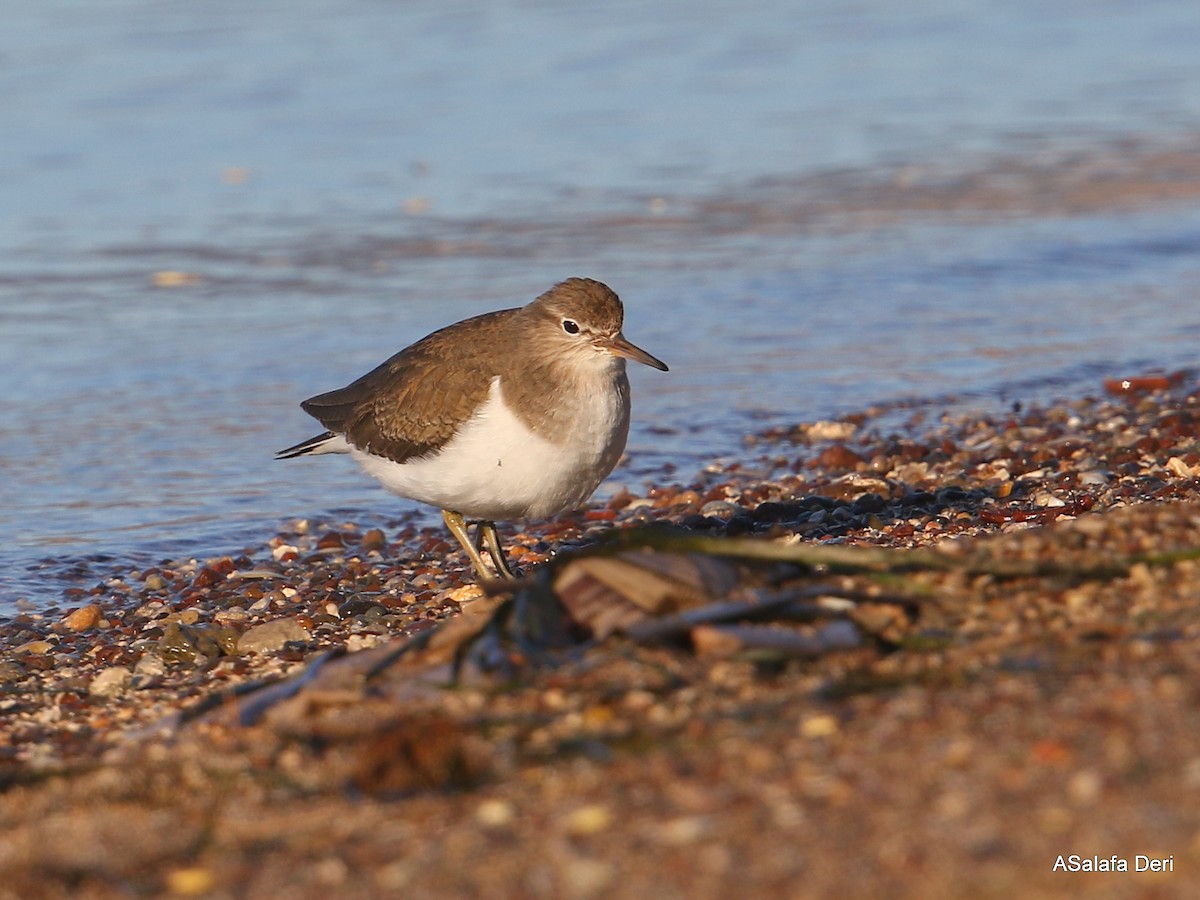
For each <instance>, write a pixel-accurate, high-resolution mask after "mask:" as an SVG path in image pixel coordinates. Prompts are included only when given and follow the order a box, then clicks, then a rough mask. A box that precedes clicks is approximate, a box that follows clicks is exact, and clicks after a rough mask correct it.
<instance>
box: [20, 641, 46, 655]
mask: <svg viewBox="0 0 1200 900" xmlns="http://www.w3.org/2000/svg"><path fill="white" fill-rule="evenodd" d="M53 649H54V645H53V644H52V643H50V642H49V641H43V640H38V639H35V640H32V641H26V642H25V643H23V644H21V645H19V646H17V647H13V651H12V652H13V653H17V654H29V655H30V656H40V655H42V654H43V653H49V652H50V651H51V650H53Z"/></svg>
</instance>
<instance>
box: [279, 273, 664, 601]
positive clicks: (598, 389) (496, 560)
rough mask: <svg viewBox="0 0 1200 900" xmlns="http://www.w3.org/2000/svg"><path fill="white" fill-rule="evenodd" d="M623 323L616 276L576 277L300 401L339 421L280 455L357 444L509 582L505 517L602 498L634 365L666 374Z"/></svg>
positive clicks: (382, 475) (378, 470) (371, 463)
mask: <svg viewBox="0 0 1200 900" xmlns="http://www.w3.org/2000/svg"><path fill="white" fill-rule="evenodd" d="M623 318H624V310H623V308H622V306H621V301H620V299H619V298H618V297H617V295H616V294H615V293H613V291H612V290H611V289H610V288H609V287H608V286H607V285H604V284H601V283H600V282H598V281H592V280H591V279H589V278H569V279H567V280H566V281H564V282H562V283H561V284H557V285H555V286H554V287H552V288H551V289H550V290H548V291H546V293H544V294H542V295H541V296H540V297H538V298H537V299H536V300H534V301H533V302H532V303H530V304H529V305H527V306H523V307H520V308H518V309H502V310H499V311H497V312H490V313H485V314H484V315H481V316H475V317H474V318H471V319H465V320H463V321H462V322H458V323H456V324H454V325H450V326H448V327H446V328H443V329H441V330H440V331H435V332H434V333H433V334H431V335H429V336H428V337H425V338H422V339H421V340H419V341H417V342H416V343H415V344H413V345H412V346H411V347H406V348H405V349H403V350H401V351H400V352H399V353H397V354H396V355H395V356H393V357H392V358H391V359H389V360H388V361H387V362H385V363H383V364H382V365H380V366H379V367H378V368H376V369H374V370H372V371H371V372H368V373H367V374H366V375H364V376H363V377H362V378H359V379H358V380H357V381H355V382H352V383H351V384H349V385H347V386H346V387H344V388H341V389H340V390H336V391H330V392H329V393H327V394H319V395H318V396H316V397H312V398H310V399H308V400H305V401H304V402H303V403H301V404H300V406H301V407H302V408H303V409H304V411H305V412H307V413H308V414H309V415H311V416H312V417H313V418H315V419H317V420H318V421H319V422H320V423H321V424H322V425H324V426H325V428H326V429H328V430H327V431H325V432H323V433H322V434H318V435H317V436H316V437H313V438H309V439H308V440H307V441H303V442H302V443H299V444H296V445H295V446H294V447H288V448H287V449H286V450H280V451H279V453H278V454H276V458H277V459H290V458H292V457H295V456H304V455H306V454H319V453H349V454H350V455H351V456H352V457H353V458H354V459H356V460H357V461H358V463H359V464H360V465H361V466H362V467H363V469H364V470H366V472H367V473H368V474H370V475H373V476H375V477H376V478H378V479H379V481H380V482H381V483H382V484H383V486H384V487H385V488H387V489H388V490H389V491H392V492H393V493H396V494H399V495H400V496H402V497H408V498H410V499H412V500H418V501H420V502H422V503H428V504H430V505H431V506H436V507H438V508H439V509H440V510H441V511H442V517H443V518H444V519H445V521H446V525H447V527H449V529H450V531H451V532H452V533H453V534H454V536H455V537H456V538H457V539H458V541H459V543H461V544H462V545H463V548H464V549H465V550H466V551H467V556H468V557H470V559H471V564H472V566H474V568H475V572H476V574H477V575H478V576H479V577H480V578H482V579H487V578H489V577H491V576H490V573H489V572H488V570H487V567H486V566H485V565H484V561H483V556H482V554H481V552H480V551H481V549H482V548H483V547H485V546H486V548H487V552H488V555H489V556H490V557H491V560H492V563H493V565H494V566H495V569H496V571H497V573H498V574H499V575H500V576H501V577H504V578H512V577H513V573H512V571H511V569H509V566H508V562H507V561H506V559H505V557H504V551H503V549H501V547H500V540H499V537H498V536H497V534H496V525H495V523H496V520H498V519H515V518H526V517H528V518H534V519H538V518H545V517H548V516H552V515H554V514H556V513H559V512H561V511H562V510H564V509H567V508H568V507H571V506H575V505H577V504H579V503H582V502H583V501H584V500H585V499H587V498H588V497H589V496H591V494H592V492H593V491H594V490H595V489H596V488H597V487H598V486H599V484H600V482H601V481H603V480H604V478H605V477H606V476H607V475H608V473H609V472H611V471H612V470H613V466H615V465H616V464H617V460H619V459H620V457H621V453H622V452H623V451H624V449H625V440H626V438H627V437H628V435H629V379H628V378H627V377H626V375H625V360H626V359H632V360H635V361H636V362H640V363H644V364H646V365H648V366H653V367H654V368H656V369H661V370H662V371H664V372H666V371H667V366H666V364H665V363H663V362H661V361H660V360H658V359H656V358H655V357H653V356H651V355H650V354H649V353H647V352H646V351H645V350H642V349H640V348H638V347H635V346H634V345H633V344H631V343H629V341H627V340H626V339H625V336H624V335H623V334H621V323H622V319H623ZM468 521H475V522H478V526H477V528H476V533H475V540H474V541H472V540H471V539H470V536H469V535H468V532H467V525H468Z"/></svg>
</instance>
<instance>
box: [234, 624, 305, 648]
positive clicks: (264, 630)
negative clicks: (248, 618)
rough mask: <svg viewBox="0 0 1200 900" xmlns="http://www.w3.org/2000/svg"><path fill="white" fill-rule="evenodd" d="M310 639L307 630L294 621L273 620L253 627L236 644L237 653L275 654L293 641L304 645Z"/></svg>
mask: <svg viewBox="0 0 1200 900" xmlns="http://www.w3.org/2000/svg"><path fill="white" fill-rule="evenodd" d="M311 639H312V635H311V634H310V633H309V631H308V629H307V628H305V627H304V626H302V625H301V624H300V623H299V622H297V621H296V620H295V619H290V618H289V619H273V620H272V621H270V622H264V623H263V624H261V625H255V626H254V627H253V628H251V629H250V630H249V631H247V632H246V633H245V634H243V635H242V636H241V637H240V638H239V639H238V642H237V650H238V653H276V652H278V651H279V650H282V649H283V645H284V644H287V643H289V642H292V641H295V642H297V643H303V644H306V643H308V642H309V641H310V640H311Z"/></svg>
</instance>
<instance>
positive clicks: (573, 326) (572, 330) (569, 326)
mask: <svg viewBox="0 0 1200 900" xmlns="http://www.w3.org/2000/svg"><path fill="white" fill-rule="evenodd" d="M563 331H565V332H566V333H567V334H579V323H578V322H576V321H575V320H574V319H563Z"/></svg>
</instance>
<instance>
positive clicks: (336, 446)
mask: <svg viewBox="0 0 1200 900" xmlns="http://www.w3.org/2000/svg"><path fill="white" fill-rule="evenodd" d="M349 450H350V445H349V444H348V443H346V439H345V438H344V437H342V436H341V435H340V434H334V433H333V432H332V431H326V432H325V433H324V434H318V435H317V436H316V437H310V438H309V439H308V440H307V441H301V442H300V443H299V444H296V445H295V446H294V447H288V448H287V449H286V450H280V451H279V452H278V453H276V454H275V458H276V459H295V458H296V457H297V456H307V455H308V454H310V453H312V454H319V453H347V452H349Z"/></svg>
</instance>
